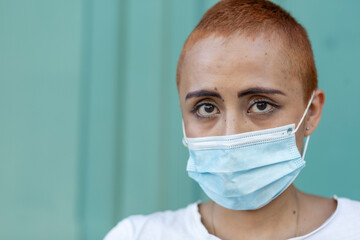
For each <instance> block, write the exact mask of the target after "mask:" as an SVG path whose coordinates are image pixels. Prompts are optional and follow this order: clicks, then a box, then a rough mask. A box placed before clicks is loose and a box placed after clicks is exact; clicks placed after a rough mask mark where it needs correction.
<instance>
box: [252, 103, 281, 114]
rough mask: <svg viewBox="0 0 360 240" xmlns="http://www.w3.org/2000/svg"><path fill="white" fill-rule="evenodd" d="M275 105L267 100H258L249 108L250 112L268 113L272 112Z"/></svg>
mask: <svg viewBox="0 0 360 240" xmlns="http://www.w3.org/2000/svg"><path fill="white" fill-rule="evenodd" d="M274 109H275V107H274V106H273V105H272V104H270V103H268V102H265V101H260V102H256V103H254V104H253V105H251V107H250V108H249V110H248V113H268V112H272V111H273V110H274Z"/></svg>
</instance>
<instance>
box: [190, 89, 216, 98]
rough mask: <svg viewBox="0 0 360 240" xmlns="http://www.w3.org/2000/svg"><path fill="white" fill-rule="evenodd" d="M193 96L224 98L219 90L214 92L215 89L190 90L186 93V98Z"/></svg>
mask: <svg viewBox="0 0 360 240" xmlns="http://www.w3.org/2000/svg"><path fill="white" fill-rule="evenodd" d="M193 97H217V98H220V99H222V97H221V96H220V94H219V93H217V92H213V91H209V90H198V91H194V92H189V93H188V94H186V97H185V100H188V99H189V98H193Z"/></svg>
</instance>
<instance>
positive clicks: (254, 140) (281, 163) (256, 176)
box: [183, 94, 314, 210]
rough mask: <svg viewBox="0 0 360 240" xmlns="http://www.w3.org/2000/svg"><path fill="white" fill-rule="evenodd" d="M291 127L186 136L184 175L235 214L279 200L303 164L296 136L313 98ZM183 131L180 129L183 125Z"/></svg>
mask: <svg viewBox="0 0 360 240" xmlns="http://www.w3.org/2000/svg"><path fill="white" fill-rule="evenodd" d="M313 97H314V94H313V95H312V96H311V99H310V100H309V103H308V105H307V107H306V109H305V112H304V114H303V116H302V118H301V120H300V122H299V124H298V125H297V127H296V128H295V124H290V125H286V126H282V127H276V128H271V129H265V130H260V131H253V132H246V133H241V134H235V135H228V136H213V137H200V138H187V137H186V135H185V131H184V138H183V142H184V144H185V145H186V146H187V147H188V148H189V153H190V157H189V160H188V163H187V171H188V174H189V176H190V177H191V178H193V179H194V180H195V181H197V182H198V183H199V185H200V187H201V188H202V189H203V190H204V192H205V193H206V194H207V195H208V197H209V198H210V199H212V200H213V201H215V202H216V203H217V204H219V205H221V206H223V207H225V208H229V209H233V210H252V209H258V208H261V207H263V206H265V205H266V204H268V203H269V202H271V201H272V200H273V199H275V198H276V197H277V196H279V195H280V194H281V193H282V192H283V191H284V190H285V189H286V188H288V187H289V186H290V184H291V183H292V182H293V181H294V180H295V178H296V176H297V175H298V174H299V172H300V171H301V169H302V168H304V166H305V161H304V158H305V153H306V148H307V145H308V142H309V139H310V136H308V137H307V139H306V142H305V145H304V148H303V155H302V156H301V155H300V153H299V151H298V149H297V146H296V140H295V133H296V131H297V130H298V129H299V127H300V125H301V123H302V121H303V120H304V118H305V116H306V113H307V111H308V109H309V107H310V104H311V102H312V100H313ZM183 129H184V126H183Z"/></svg>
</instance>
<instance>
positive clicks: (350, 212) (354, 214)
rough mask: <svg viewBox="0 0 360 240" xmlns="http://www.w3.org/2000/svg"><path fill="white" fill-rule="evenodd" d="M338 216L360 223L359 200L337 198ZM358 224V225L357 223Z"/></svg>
mask: <svg viewBox="0 0 360 240" xmlns="http://www.w3.org/2000/svg"><path fill="white" fill-rule="evenodd" d="M338 206H339V212H338V214H339V217H341V218H343V219H344V220H345V219H347V220H354V221H355V222H356V223H357V224H359V223H360V202H359V201H355V200H351V199H348V198H338ZM357 226H360V225H357Z"/></svg>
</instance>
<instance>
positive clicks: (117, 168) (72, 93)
mask: <svg viewBox="0 0 360 240" xmlns="http://www.w3.org/2000/svg"><path fill="white" fill-rule="evenodd" d="M215 2H216V1H215V0H212V1H209V0H181V1H178V0H172V1H170V0H151V1H150V0H142V1H141V0H132V1H130V0H102V1H101V0H61V1H55V0H52V1H49V0H0V213H1V214H0V239H9V240H12V239H14V240H18V239H29V240H32V239H37V240H41V239H69V240H72V239H86V240H88V239H89V240H92V239H101V238H102V237H103V236H104V235H105V233H106V232H107V231H108V230H109V229H110V228H111V227H112V226H114V225H115V224H116V222H117V221H119V220H120V219H121V218H124V217H126V216H128V215H131V214H140V213H142V214H147V213H151V212H153V211H158V210H164V209H176V208H179V207H183V206H185V205H186V204H188V203H190V202H193V201H195V200H197V199H199V198H202V199H204V195H203V194H202V193H201V191H200V189H199V187H198V186H197V185H196V184H194V183H193V182H192V181H191V180H190V179H189V178H188V177H187V173H186V171H185V166H186V161H187V150H186V149H185V148H184V147H183V146H182V144H181V115H180V110H179V106H178V98H177V92H176V85H175V70H176V62H177V58H178V56H179V53H180V50H181V47H182V44H183V42H184V41H185V39H186V37H187V35H188V34H189V33H190V31H191V29H192V28H193V27H194V26H195V24H196V23H197V21H198V20H199V19H200V17H201V15H202V14H203V13H204V11H205V10H206V9H208V8H209V7H210V6H211V5H213V4H214V3H215ZM275 2H277V3H279V4H281V5H282V6H283V7H285V8H286V9H288V10H289V11H290V12H291V13H292V14H293V15H294V16H295V17H296V18H297V19H298V20H299V21H300V22H301V23H302V24H303V25H304V26H305V28H306V29H307V30H308V33H309V35H310V39H311V41H312V44H313V48H314V53H315V60H316V63H317V67H318V72H319V82H320V87H321V88H323V89H324V90H325V92H326V97H327V99H326V104H325V109H324V115H323V119H322V121H321V124H320V126H319V128H318V129H317V131H316V132H315V133H314V134H313V137H312V139H311V141H310V145H309V148H308V153H307V167H306V168H305V169H304V170H303V172H302V174H301V175H300V176H299V177H298V179H297V180H296V184H297V186H298V187H299V188H300V189H302V190H304V191H307V192H310V193H316V194H320V195H323V196H332V195H333V194H337V195H339V196H346V197H350V198H353V199H357V200H360V180H359V178H360V177H359V175H360V174H359V172H360V158H359V156H358V154H357V147H358V144H359V140H358V139H359V138H358V135H359V134H360V124H359V122H360V121H359V119H360V108H359V107H358V106H357V101H358V100H359V90H360V81H358V74H357V70H358V68H359V61H358V56H360V47H359V45H358V43H359V42H360V28H359V27H358V23H359V22H360V15H359V14H358V12H359V10H360V2H359V1H356V0H348V1H346V4H344V2H343V1H339V0H328V1H326V5H324V1H311V0H291V1H290V0H278V1H275Z"/></svg>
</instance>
